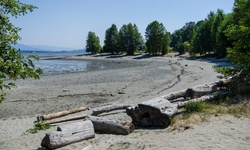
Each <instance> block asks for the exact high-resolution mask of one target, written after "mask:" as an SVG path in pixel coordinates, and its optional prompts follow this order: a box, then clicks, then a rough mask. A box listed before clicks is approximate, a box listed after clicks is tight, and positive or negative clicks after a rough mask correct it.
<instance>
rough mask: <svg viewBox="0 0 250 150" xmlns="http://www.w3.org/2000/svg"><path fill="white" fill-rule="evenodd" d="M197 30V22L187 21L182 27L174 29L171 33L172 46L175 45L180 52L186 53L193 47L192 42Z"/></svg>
mask: <svg viewBox="0 0 250 150" xmlns="http://www.w3.org/2000/svg"><path fill="white" fill-rule="evenodd" d="M196 30H197V26H196V24H195V22H188V23H186V24H185V25H184V26H183V27H182V28H181V29H179V30H176V31H174V33H173V34H171V39H172V41H171V43H170V46H172V47H174V49H175V50H177V51H178V52H179V53H180V54H184V53H185V52H188V51H189V50H190V49H191V45H190V44H188V43H191V41H192V39H193V37H194V35H195V33H196Z"/></svg>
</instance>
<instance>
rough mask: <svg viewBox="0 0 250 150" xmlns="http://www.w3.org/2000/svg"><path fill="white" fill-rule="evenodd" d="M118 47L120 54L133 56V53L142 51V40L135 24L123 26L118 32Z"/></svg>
mask: <svg viewBox="0 0 250 150" xmlns="http://www.w3.org/2000/svg"><path fill="white" fill-rule="evenodd" d="M119 40H120V42H119V45H120V49H121V51H122V52H125V53H127V55H134V53H135V52H137V51H141V50H143V49H144V47H145V46H144V40H143V38H142V36H141V34H140V33H139V30H138V28H137V26H136V24H134V25H132V24H131V23H129V24H127V25H123V26H122V27H121V29H120V30H119Z"/></svg>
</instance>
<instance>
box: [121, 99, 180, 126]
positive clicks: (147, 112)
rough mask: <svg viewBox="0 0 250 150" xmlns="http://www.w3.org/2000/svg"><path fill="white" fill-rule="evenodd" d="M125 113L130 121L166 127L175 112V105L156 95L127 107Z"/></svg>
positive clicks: (143, 124) (141, 124) (137, 124)
mask: <svg viewBox="0 0 250 150" xmlns="http://www.w3.org/2000/svg"><path fill="white" fill-rule="evenodd" d="M126 112H127V114H128V115H129V116H130V117H131V118H132V123H133V124H135V125H136V126H142V127H168V126H169V124H170V120H171V118H172V117H173V115H174V114H175V113H176V112H177V105H174V104H171V103H170V102H169V101H168V100H166V99H164V98H162V97H158V98H155V99H151V100H148V101H145V102H142V103H140V104H138V105H136V106H133V107H128V108H127V109H126Z"/></svg>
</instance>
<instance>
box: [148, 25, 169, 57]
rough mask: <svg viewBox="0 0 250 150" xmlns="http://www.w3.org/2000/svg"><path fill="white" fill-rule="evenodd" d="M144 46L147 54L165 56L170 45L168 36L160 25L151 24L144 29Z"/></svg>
mask: <svg viewBox="0 0 250 150" xmlns="http://www.w3.org/2000/svg"><path fill="white" fill-rule="evenodd" d="M145 36H146V46H147V51H148V53H149V54H153V55H158V54H162V55H163V54H165V53H166V52H167V50H166V48H167V47H168V46H169V44H170V37H169V36H170V35H169V34H168V33H167V31H166V29H165V27H164V26H163V24H162V23H159V22H158V21H153V22H151V23H150V24H149V25H148V26H147V28H146V35H145Z"/></svg>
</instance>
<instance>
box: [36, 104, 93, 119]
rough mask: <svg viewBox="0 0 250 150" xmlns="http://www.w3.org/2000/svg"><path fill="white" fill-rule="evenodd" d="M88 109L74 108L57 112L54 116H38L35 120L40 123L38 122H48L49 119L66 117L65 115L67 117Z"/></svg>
mask: <svg viewBox="0 0 250 150" xmlns="http://www.w3.org/2000/svg"><path fill="white" fill-rule="evenodd" d="M88 109H89V108H87V107H80V108H76V109H69V110H65V111H61V112H57V113H54V114H48V115H42V116H38V117H37V120H38V121H40V120H41V121H43V120H50V119H54V118H58V117H62V116H66V115H69V114H73V113H77V112H81V111H84V110H88Z"/></svg>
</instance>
